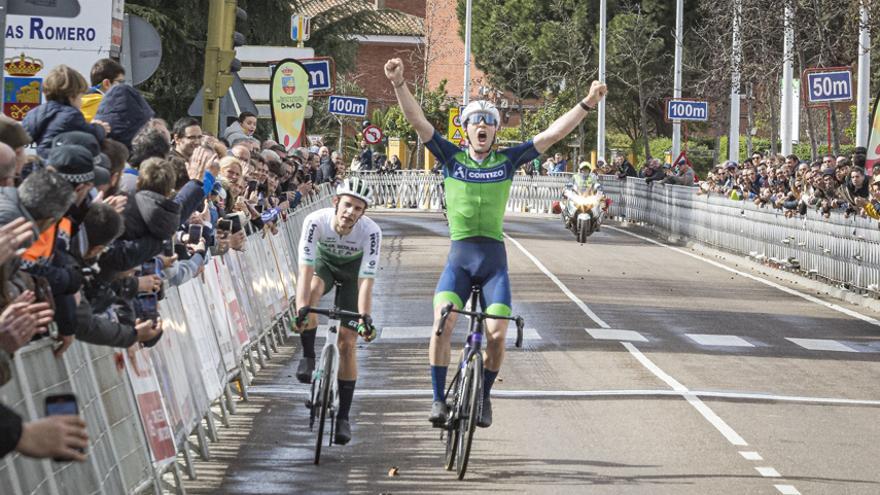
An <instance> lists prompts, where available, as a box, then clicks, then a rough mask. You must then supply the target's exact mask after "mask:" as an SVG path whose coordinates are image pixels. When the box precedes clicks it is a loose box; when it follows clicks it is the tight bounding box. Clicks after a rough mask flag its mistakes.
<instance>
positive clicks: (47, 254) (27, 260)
mask: <svg viewBox="0 0 880 495" xmlns="http://www.w3.org/2000/svg"><path fill="white" fill-rule="evenodd" d="M72 234H73V224H72V223H71V222H70V220H69V219H68V218H67V217H64V218H62V219H61V220H59V221H58V222H56V223H55V225H53V226H51V227H49V228H48V229H46V230H45V231H43V233H42V234H40V238H39V239H37V241H36V242H34V243H33V244H31V247H29V248H27V250H26V251H25V252H24V254H22V255H21V259H22V262H23V263H24V265H25V266H29V265H38V264H42V263H45V262H47V261H49V260H50V259H51V258H52V253H54V252H55V244H56V243H57V241H58V239H59V238H61V239H62V240H64V241H65V242H66V243H67V244H68V245H70V238H71V235H72Z"/></svg>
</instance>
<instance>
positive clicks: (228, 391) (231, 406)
mask: <svg viewBox="0 0 880 495" xmlns="http://www.w3.org/2000/svg"><path fill="white" fill-rule="evenodd" d="M239 373H240V372H239ZM222 400H225V401H226V410H227V411H229V414H235V401H234V400H232V386H231V385H230V384H229V383H227V384H226V388H225V389H224V390H223V399H222ZM224 426H229V425H227V424H224Z"/></svg>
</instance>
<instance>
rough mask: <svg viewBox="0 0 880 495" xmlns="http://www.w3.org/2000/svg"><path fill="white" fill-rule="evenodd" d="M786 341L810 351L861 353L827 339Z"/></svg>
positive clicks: (787, 338)
mask: <svg viewBox="0 0 880 495" xmlns="http://www.w3.org/2000/svg"><path fill="white" fill-rule="evenodd" d="M785 340H788V341H791V342H794V343H795V344H797V345H799V346H801V347H803V348H804V349H807V350H809V351H832V352H859V351H857V350H855V349H853V348H852V347H849V346H847V345H844V344H841V343H840V342H838V341H836V340H827V339H793V338H789V337H786V338H785Z"/></svg>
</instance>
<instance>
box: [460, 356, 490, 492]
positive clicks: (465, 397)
mask: <svg viewBox="0 0 880 495" xmlns="http://www.w3.org/2000/svg"><path fill="white" fill-rule="evenodd" d="M461 400H462V407H461V409H460V410H461V413H462V416H461V418H459V421H458V455H457V458H456V460H455V471H456V472H457V473H458V479H460V480H461V479H464V473H465V472H466V471H467V466H468V459H469V458H470V455H471V443H472V442H473V440H474V430H475V429H476V427H477V415H478V414H479V412H480V407H481V406H482V400H483V356H482V355H481V354H480V353H474V355H472V356H471V359H470V361H468V364H467V368H466V369H465V373H464V379H463V381H462V387H461Z"/></svg>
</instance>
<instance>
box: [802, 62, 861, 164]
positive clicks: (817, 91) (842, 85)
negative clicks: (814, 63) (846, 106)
mask: <svg viewBox="0 0 880 495" xmlns="http://www.w3.org/2000/svg"><path fill="white" fill-rule="evenodd" d="M802 81H805V82H806V84H804V85H803V88H804V93H806V94H805V96H806V102H807V106H809V107H814V108H815V107H825V116H826V121H827V131H828V154H831V105H833V104H835V103H848V102H851V101H852V100H853V84H852V69H851V68H850V67H827V68H813V69H807V70H805V71H804V74H803V79H802Z"/></svg>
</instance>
